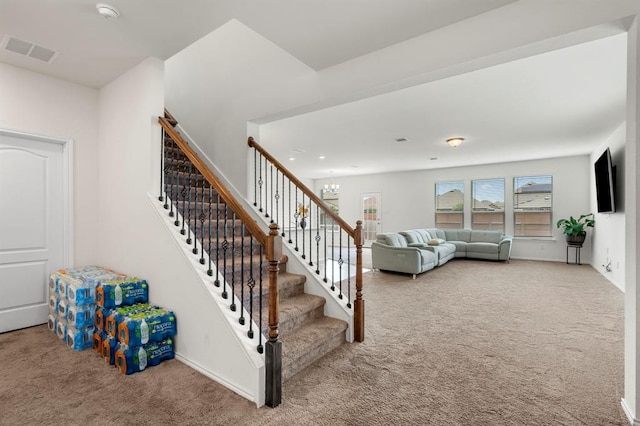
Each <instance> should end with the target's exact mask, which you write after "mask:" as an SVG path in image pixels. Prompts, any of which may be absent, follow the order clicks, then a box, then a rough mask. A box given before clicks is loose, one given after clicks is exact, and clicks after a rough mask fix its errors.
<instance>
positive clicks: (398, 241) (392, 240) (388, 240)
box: [376, 232, 407, 247]
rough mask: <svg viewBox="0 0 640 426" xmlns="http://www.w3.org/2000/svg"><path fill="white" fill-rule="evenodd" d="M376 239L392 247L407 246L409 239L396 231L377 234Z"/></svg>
mask: <svg viewBox="0 0 640 426" xmlns="http://www.w3.org/2000/svg"><path fill="white" fill-rule="evenodd" d="M376 241H378V242H379V243H382V244H386V245H388V246H392V247H407V240H406V239H405V238H404V237H403V236H402V235H400V234H398V233H395V232H385V233H383V234H378V235H376Z"/></svg>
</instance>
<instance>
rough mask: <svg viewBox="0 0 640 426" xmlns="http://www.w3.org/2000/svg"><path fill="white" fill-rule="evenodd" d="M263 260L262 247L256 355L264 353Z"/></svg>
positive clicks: (261, 247) (261, 249) (261, 248)
mask: <svg viewBox="0 0 640 426" xmlns="http://www.w3.org/2000/svg"><path fill="white" fill-rule="evenodd" d="M263 260H264V246H262V245H261V246H260V274H259V276H260V285H259V291H260V295H259V296H260V297H259V300H260V307H259V317H260V324H258V327H259V329H258V330H259V332H258V353H260V354H261V353H262V352H263V351H264V347H263V346H262V306H263V305H262V281H263V277H262V266H263V265H262V261H263Z"/></svg>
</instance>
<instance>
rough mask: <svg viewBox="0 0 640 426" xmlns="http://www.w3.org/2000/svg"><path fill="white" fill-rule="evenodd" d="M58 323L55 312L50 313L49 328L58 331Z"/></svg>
mask: <svg viewBox="0 0 640 426" xmlns="http://www.w3.org/2000/svg"><path fill="white" fill-rule="evenodd" d="M57 323H58V317H57V316H56V315H54V314H49V317H48V318H47V328H48V329H49V330H51V331H52V332H54V333H56V332H57V331H56V324H57Z"/></svg>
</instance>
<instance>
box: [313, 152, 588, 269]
mask: <svg viewBox="0 0 640 426" xmlns="http://www.w3.org/2000/svg"><path fill="white" fill-rule="evenodd" d="M531 175H552V176H553V220H552V222H553V224H554V226H553V237H552V238H516V239H515V241H514V244H513V248H512V252H511V255H512V257H513V258H526V259H539V260H552V261H562V262H564V261H565V260H566V243H565V238H564V236H563V235H562V231H561V230H559V229H557V228H555V222H556V221H557V220H558V219H560V218H568V217H569V216H571V215H573V216H576V215H578V216H579V215H580V214H583V213H589V212H590V208H591V205H590V193H589V188H590V186H589V183H588V182H589V179H590V176H589V157H588V156H586V155H585V156H578V157H563V158H553V159H548V160H532V161H521V162H512V163H497V164H489V165H482V166H470V167H456V168H448V169H433V170H421V171H413V172H401V173H400V172H399V173H384V174H376V175H366V176H354V177H341V178H334V179H330V180H329V179H318V180H317V181H316V182H315V188H314V190H315V191H316V193H320V190H321V188H322V187H323V185H324V184H325V183H331V182H333V183H338V184H340V216H342V217H343V218H344V219H345V220H346V221H347V222H348V223H353V224H355V222H356V220H358V219H360V216H359V214H360V194H362V193H367V192H379V193H380V194H381V201H382V202H381V204H382V232H396V231H402V230H405V229H411V228H429V227H433V226H435V209H434V200H435V183H436V182H447V181H454V180H464V181H465V224H466V227H470V218H471V215H470V204H469V203H470V194H471V192H470V188H471V184H470V181H471V180H472V179H489V178H505V192H506V196H505V208H506V213H505V233H507V234H511V235H513V214H510V213H509V212H512V211H513V197H512V196H510V194H512V193H513V178H514V177H516V176H531ZM590 240H591V238H590V237H589V236H588V237H587V240H586V241H585V245H584V248H583V249H582V262H583V263H588V262H589V261H590V259H591V256H590V252H591V243H590ZM570 259H573V251H572V252H571V253H570Z"/></svg>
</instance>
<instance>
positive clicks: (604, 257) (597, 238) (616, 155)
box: [589, 123, 626, 291]
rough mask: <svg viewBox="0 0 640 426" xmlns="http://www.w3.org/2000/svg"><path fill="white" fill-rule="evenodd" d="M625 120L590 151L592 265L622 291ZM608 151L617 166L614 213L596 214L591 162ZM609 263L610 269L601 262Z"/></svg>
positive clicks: (623, 265) (623, 266)
mask: <svg viewBox="0 0 640 426" xmlns="http://www.w3.org/2000/svg"><path fill="white" fill-rule="evenodd" d="M625 130H626V123H623V124H622V125H621V126H620V127H619V128H618V129H617V130H616V131H615V132H614V133H613V134H612V135H611V136H610V137H609V138H608V139H607V140H606V141H605V142H604V143H602V145H600V146H599V147H598V148H596V149H595V150H593V152H592V153H591V159H590V169H589V171H590V174H591V176H590V178H589V181H590V182H591V194H592V196H591V211H592V212H593V213H594V217H595V221H596V224H595V227H594V228H593V230H592V234H593V238H592V247H593V249H592V259H593V260H592V265H593V267H594V268H595V269H596V270H598V271H599V272H600V273H601V274H603V275H604V276H605V277H606V278H607V279H608V280H609V281H611V282H612V283H613V284H615V285H616V286H617V287H618V288H620V290H622V291H624V275H625V274H624V269H625V248H624V246H625V238H626V237H625V213H624V192H625V190H624V188H625V179H624V176H625V140H626V134H625ZM607 147H608V148H609V150H610V151H611V157H612V162H613V165H614V166H616V169H617V170H616V189H615V199H616V212H615V213H598V208H597V204H596V195H595V194H596V186H595V172H594V168H593V164H594V163H595V161H596V160H597V159H598V158H599V157H600V155H601V154H602V153H603V152H604V150H605V149H606V148H607ZM609 262H611V264H610V268H611V272H607V271H606V269H605V267H604V266H603V265H607V263H609Z"/></svg>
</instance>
